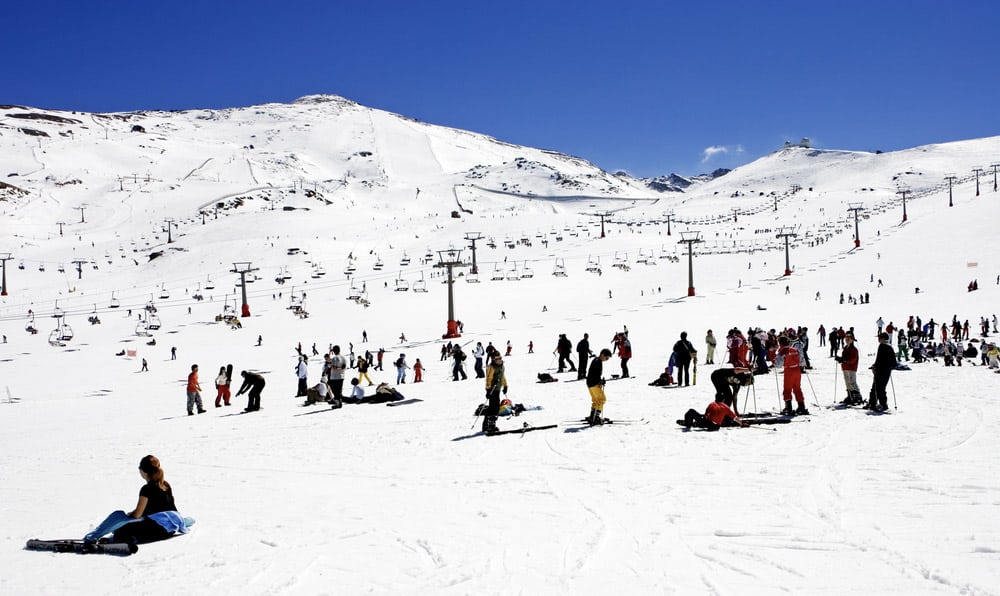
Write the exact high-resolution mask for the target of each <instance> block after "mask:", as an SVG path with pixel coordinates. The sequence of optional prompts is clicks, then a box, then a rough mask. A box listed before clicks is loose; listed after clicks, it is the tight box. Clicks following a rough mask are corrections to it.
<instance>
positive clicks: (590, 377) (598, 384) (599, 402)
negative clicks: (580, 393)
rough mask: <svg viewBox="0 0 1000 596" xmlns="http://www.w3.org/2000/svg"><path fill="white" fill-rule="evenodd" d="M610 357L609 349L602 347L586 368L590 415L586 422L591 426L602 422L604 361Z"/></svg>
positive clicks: (605, 399) (604, 399)
mask: <svg viewBox="0 0 1000 596" xmlns="http://www.w3.org/2000/svg"><path fill="white" fill-rule="evenodd" d="M609 358H611V350H609V349H607V348H604V349H603V350H601V354H600V356H598V357H597V358H594V360H593V361H591V363H590V368H589V369H587V391H589V392H590V415H589V416H587V422H588V423H589V424H590V425H591V426H593V425H595V424H604V402H605V401H607V398H606V397H605V395H604V378H603V377H604V363H605V362H606V361H607V360H608V359H609Z"/></svg>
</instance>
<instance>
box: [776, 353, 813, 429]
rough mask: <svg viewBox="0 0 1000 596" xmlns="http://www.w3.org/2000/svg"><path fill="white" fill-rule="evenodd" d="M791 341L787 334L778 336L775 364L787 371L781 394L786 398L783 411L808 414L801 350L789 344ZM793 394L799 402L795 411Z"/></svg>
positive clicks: (788, 413)
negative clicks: (804, 394)
mask: <svg viewBox="0 0 1000 596" xmlns="http://www.w3.org/2000/svg"><path fill="white" fill-rule="evenodd" d="M790 343H791V342H790V341H789V340H788V336H786V335H782V336H781V337H779V338H778V346H779V347H778V358H777V362H775V364H776V365H777V366H781V367H784V373H785V386H784V389H783V390H782V392H781V396H782V398H783V399H784V400H785V409H784V410H782V411H781V413H782V414H785V415H789V416H790V415H793V414H808V413H809V410H807V409H806V399H805V396H803V395H802V364H801V360H800V356H799V350H798V348H795V347H793V346H791V345H789V344H790ZM792 394H794V395H795V401H796V402H798V407H797V408H796V409H795V411H792Z"/></svg>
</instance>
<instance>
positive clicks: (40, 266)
mask: <svg viewBox="0 0 1000 596" xmlns="http://www.w3.org/2000/svg"><path fill="white" fill-rule="evenodd" d="M38 270H39V271H45V263H39V264H38Z"/></svg>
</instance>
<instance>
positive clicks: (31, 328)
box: [24, 313, 38, 335]
mask: <svg viewBox="0 0 1000 596" xmlns="http://www.w3.org/2000/svg"><path fill="white" fill-rule="evenodd" d="M24 330H25V331H27V332H28V333H30V334H32V335H35V334H36V333H38V327H35V313H31V318H30V319H29V320H28V322H27V324H25V326H24Z"/></svg>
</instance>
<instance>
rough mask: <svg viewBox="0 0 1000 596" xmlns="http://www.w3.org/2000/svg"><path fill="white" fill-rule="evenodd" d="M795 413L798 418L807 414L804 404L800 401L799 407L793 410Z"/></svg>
mask: <svg viewBox="0 0 1000 596" xmlns="http://www.w3.org/2000/svg"><path fill="white" fill-rule="evenodd" d="M795 413H796V414H797V415H800V416H805V415H807V414H808V413H809V410H807V409H806V403H805V402H802V401H800V402H799V406H798V407H797V408H795Z"/></svg>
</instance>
